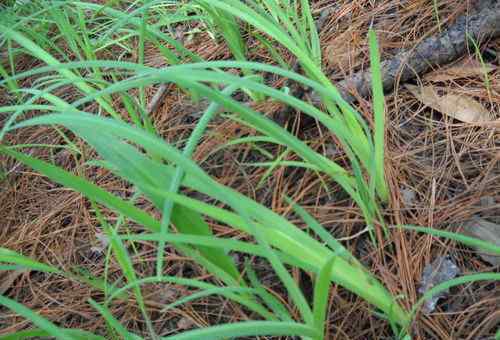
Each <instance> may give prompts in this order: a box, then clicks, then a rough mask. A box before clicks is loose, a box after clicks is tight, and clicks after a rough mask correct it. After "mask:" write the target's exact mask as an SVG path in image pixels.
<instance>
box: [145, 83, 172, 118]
mask: <svg viewBox="0 0 500 340" xmlns="http://www.w3.org/2000/svg"><path fill="white" fill-rule="evenodd" d="M167 87H168V86H167V84H161V85H160V87H159V88H158V90H156V93H155V95H154V96H153V98H152V99H151V102H150V103H149V104H148V106H147V109H146V110H147V113H148V114H151V113H153V112H155V111H156V110H158V107H159V106H160V104H161V102H162V101H163V99H164V98H165V95H166V94H167Z"/></svg>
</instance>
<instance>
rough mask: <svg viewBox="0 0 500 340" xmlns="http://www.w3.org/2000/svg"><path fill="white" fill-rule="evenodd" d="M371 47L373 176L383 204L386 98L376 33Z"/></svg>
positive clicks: (385, 193) (385, 194) (385, 198)
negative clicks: (373, 130) (373, 123)
mask: <svg viewBox="0 0 500 340" xmlns="http://www.w3.org/2000/svg"><path fill="white" fill-rule="evenodd" d="M368 37H369V45H370V65H371V74H372V95H373V116H374V119H375V134H374V140H375V155H374V158H375V174H373V175H372V177H373V179H374V181H375V185H376V188H377V193H378V195H379V197H380V199H381V200H382V201H383V202H387V201H388V200H389V191H388V188H387V184H386V181H385V176H384V154H385V150H384V149H385V98H384V89H383V86H382V73H381V70H380V52H379V47H378V42H377V36H376V34H375V31H373V30H371V29H370V31H369V33H368Z"/></svg>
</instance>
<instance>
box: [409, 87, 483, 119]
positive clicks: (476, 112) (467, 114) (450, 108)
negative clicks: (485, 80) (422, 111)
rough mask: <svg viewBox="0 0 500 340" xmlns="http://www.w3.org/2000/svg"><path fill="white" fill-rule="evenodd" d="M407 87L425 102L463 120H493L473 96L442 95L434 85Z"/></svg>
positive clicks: (437, 109)
mask: <svg viewBox="0 0 500 340" xmlns="http://www.w3.org/2000/svg"><path fill="white" fill-rule="evenodd" d="M405 87H406V88H407V89H408V90H409V91H410V92H411V93H412V94H413V95H414V96H415V97H416V98H417V99H418V100H420V101H421V102H422V103H423V104H425V105H427V106H429V107H431V108H433V109H434V110H436V111H439V112H441V113H443V114H445V115H448V116H450V117H452V118H455V119H457V120H460V121H462V122H465V123H478V122H489V121H491V117H490V113H489V111H488V110H486V108H485V107H484V106H483V105H482V104H481V103H479V102H478V101H476V100H474V99H472V98H469V97H466V96H464V95H456V94H445V95H443V96H440V95H439V94H437V92H436V91H435V90H434V87H432V86H423V87H419V86H414V85H405Z"/></svg>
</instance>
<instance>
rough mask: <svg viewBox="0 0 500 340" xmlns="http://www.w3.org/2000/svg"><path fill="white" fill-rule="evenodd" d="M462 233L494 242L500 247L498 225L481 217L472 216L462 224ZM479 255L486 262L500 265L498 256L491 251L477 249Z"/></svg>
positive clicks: (499, 228)
mask: <svg viewBox="0 0 500 340" xmlns="http://www.w3.org/2000/svg"><path fill="white" fill-rule="evenodd" d="M463 227H464V234H466V235H468V236H471V237H475V238H478V239H480V240H483V241H486V242H489V243H492V244H496V245H497V246H499V247H500V225H499V224H496V223H493V222H490V221H487V220H484V219H482V218H478V217H476V218H474V219H472V220H470V221H467V222H465V223H464V224H463ZM479 256H481V258H482V259H483V260H485V261H487V262H488V263H491V264H492V265H494V266H500V256H498V255H494V254H491V253H485V252H484V251H479Z"/></svg>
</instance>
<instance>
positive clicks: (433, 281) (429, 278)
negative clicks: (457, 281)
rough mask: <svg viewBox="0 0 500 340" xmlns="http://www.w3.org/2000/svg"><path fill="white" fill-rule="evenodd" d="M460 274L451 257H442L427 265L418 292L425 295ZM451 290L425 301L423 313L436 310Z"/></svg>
mask: <svg viewBox="0 0 500 340" xmlns="http://www.w3.org/2000/svg"><path fill="white" fill-rule="evenodd" d="M459 273H460V269H458V266H457V265H456V264H455V262H453V260H452V259H451V258H450V257H449V256H440V257H438V258H436V259H435V260H434V261H432V263H429V264H427V265H426V266H425V267H424V271H423V272H422V279H421V283H420V288H419V289H418V292H419V293H420V294H425V293H426V292H427V291H428V290H430V289H432V288H433V287H435V286H437V285H439V284H440V283H443V282H446V281H449V280H451V279H453V278H455V277H456V276H457V275H458V274H459ZM448 292H449V289H447V290H443V291H441V292H439V293H438V294H435V295H433V296H432V297H431V298H429V299H428V300H426V301H425V303H424V307H423V312H424V313H426V314H428V313H432V312H433V311H434V309H436V305H437V303H438V301H439V300H440V299H442V298H444V297H446V295H447V294H448Z"/></svg>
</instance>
